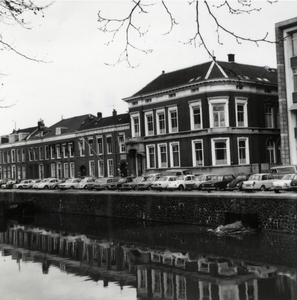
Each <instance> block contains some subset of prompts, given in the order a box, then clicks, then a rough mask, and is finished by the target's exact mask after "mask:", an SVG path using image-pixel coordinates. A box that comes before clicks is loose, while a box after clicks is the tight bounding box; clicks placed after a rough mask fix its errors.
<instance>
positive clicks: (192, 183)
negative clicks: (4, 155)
mask: <svg viewBox="0 0 297 300" xmlns="http://www.w3.org/2000/svg"><path fill="white" fill-rule="evenodd" d="M275 177H276V176H273V174H272V173H257V174H240V175H238V176H236V177H235V176H234V175H233V174H218V175H215V174H196V175H193V174H190V171H188V170H181V171H177V170H174V171H171V172H165V173H163V174H162V173H155V174H149V175H147V176H138V177H131V176H130V177H129V176H128V177H124V178H101V177H100V178H94V177H85V178H69V179H57V178H45V179H37V180H30V179H27V180H22V181H20V182H16V181H12V180H10V181H7V182H3V181H2V182H1V181H0V185H1V188H4V189H8V188H15V189H43V190H47V189H60V190H65V189H88V190H97V191H100V190H121V191H125V190H159V191H162V190H169V191H170V190H171V191H173V190H202V191H208V192H210V191H223V190H229V191H234V190H240V191H256V190H259V191H267V190H273V191H274V192H276V193H279V192H280V191H281V190H293V191H297V174H295V173H294V174H285V175H283V176H282V177H281V178H275ZM278 177H280V176H278Z"/></svg>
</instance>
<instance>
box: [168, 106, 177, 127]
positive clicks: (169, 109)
mask: <svg viewBox="0 0 297 300" xmlns="http://www.w3.org/2000/svg"><path fill="white" fill-rule="evenodd" d="M172 112H175V113H176V127H172V121H173V118H172V115H171V113H172ZM165 123H166V120H165ZM168 127H169V128H168V130H169V133H175V132H178V108H177V106H172V107H169V108H168Z"/></svg>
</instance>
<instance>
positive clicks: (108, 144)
mask: <svg viewBox="0 0 297 300" xmlns="http://www.w3.org/2000/svg"><path fill="white" fill-rule="evenodd" d="M106 147H107V153H108V154H110V153H112V141H111V136H107V137H106Z"/></svg>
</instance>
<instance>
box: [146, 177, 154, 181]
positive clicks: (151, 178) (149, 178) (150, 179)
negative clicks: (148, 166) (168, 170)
mask: <svg viewBox="0 0 297 300" xmlns="http://www.w3.org/2000/svg"><path fill="white" fill-rule="evenodd" d="M146 181H155V177H148V178H147V179H146Z"/></svg>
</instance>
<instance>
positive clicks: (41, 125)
mask: <svg viewBox="0 0 297 300" xmlns="http://www.w3.org/2000/svg"><path fill="white" fill-rule="evenodd" d="M37 125H38V131H42V130H44V122H43V120H42V119H40V120H39V121H38V122H37Z"/></svg>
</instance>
